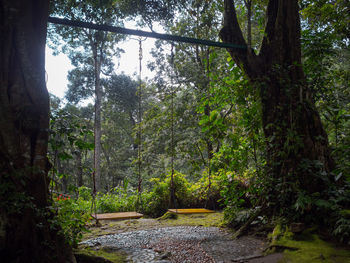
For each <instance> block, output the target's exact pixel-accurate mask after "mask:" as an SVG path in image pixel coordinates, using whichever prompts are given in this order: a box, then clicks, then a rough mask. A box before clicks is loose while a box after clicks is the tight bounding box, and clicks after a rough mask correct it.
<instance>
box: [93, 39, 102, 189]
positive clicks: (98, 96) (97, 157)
mask: <svg viewBox="0 0 350 263" xmlns="http://www.w3.org/2000/svg"><path fill="white" fill-rule="evenodd" d="M93 55H94V62H95V65H94V67H95V124H94V130H95V131H94V134H95V149H94V170H95V187H96V191H97V192H98V191H100V187H101V186H100V184H101V103H102V90H101V79H100V74H101V59H100V57H99V56H98V54H97V43H96V44H95V45H94V47H93Z"/></svg>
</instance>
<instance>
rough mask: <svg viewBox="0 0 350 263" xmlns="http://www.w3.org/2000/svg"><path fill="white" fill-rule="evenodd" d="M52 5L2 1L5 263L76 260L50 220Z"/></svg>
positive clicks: (0, 226) (0, 218)
mask: <svg viewBox="0 0 350 263" xmlns="http://www.w3.org/2000/svg"><path fill="white" fill-rule="evenodd" d="M48 4H49V1H48V0H11V1H7V0H2V1H0V14H1V18H0V38H1V42H0V127H1V129H0V189H1V190H0V207H1V209H0V259H1V262H75V259H74V257H73V256H72V253H71V250H70V248H69V247H67V246H66V245H65V243H64V240H63V239H62V238H61V237H59V236H58V235H57V231H53V230H52V228H51V226H50V224H49V222H48V221H49V219H50V220H52V219H53V216H52V213H51V212H50V211H49V209H48V184H49V180H48V178H47V172H48V169H49V163H48V160H47V157H46V154H47V141H48V127H49V96H48V92H47V90H46V85H45V65H44V64H45V41H46V26H47V16H48Z"/></svg>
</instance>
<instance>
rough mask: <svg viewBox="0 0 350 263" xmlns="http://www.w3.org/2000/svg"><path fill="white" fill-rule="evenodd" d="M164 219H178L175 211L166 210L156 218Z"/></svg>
mask: <svg viewBox="0 0 350 263" xmlns="http://www.w3.org/2000/svg"><path fill="white" fill-rule="evenodd" d="M166 219H178V215H177V214H175V213H171V212H166V213H165V214H164V215H163V216H161V217H159V218H158V220H166Z"/></svg>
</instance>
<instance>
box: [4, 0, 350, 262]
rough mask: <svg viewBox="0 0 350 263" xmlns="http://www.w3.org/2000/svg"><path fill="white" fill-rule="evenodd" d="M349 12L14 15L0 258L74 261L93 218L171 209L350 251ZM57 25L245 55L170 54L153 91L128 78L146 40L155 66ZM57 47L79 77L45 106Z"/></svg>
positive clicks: (112, 43)
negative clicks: (127, 30)
mask: <svg viewBox="0 0 350 263" xmlns="http://www.w3.org/2000/svg"><path fill="white" fill-rule="evenodd" d="M49 2H50V3H49ZM349 9H350V6H349V3H348V2H347V1H345V0H332V1H325V0H316V1H309V0H301V1H296V0H295V1H284V0H278V1H277V0H263V1H256V0H235V1H233V0H231V1H230V0H225V1H218V0H214V1H208V0H180V1H175V0H160V1H154V0H138V1H129V0H85V1H83V0H57V1H45V0H40V1H34V0H30V1H29V0H28V1H20V0H18V1H7V0H3V1H1V3H0V13H1V14H2V17H4V18H2V19H1V26H0V31H1V38H2V39H3V40H2V43H1V45H0V50H1V57H0V61H1V78H0V80H1V81H0V83H1V87H0V88H1V91H0V92H1V95H0V99H1V103H0V104H1V106H0V112H1V118H0V123H1V127H2V129H1V131H0V171H1V178H0V204H1V212H0V255H1V256H2V258H5V259H8V261H7V262H29V261H26V259H28V258H31V259H32V261H30V262H75V261H74V260H73V259H72V252H71V251H72V250H71V248H72V247H77V246H78V244H79V242H80V241H81V240H82V236H83V234H84V232H86V231H88V228H89V227H88V226H89V225H90V224H92V223H93V221H94V220H93V219H92V215H94V214H96V213H112V212H127V211H137V212H140V213H142V214H144V216H145V217H149V218H158V217H161V216H162V215H164V214H165V213H166V212H167V210H168V209H169V208H208V209H211V210H215V211H222V213H223V223H222V224H223V225H225V227H228V228H230V229H232V231H233V232H234V233H235V234H236V235H237V236H241V235H244V234H246V233H248V232H249V233H252V232H254V231H255V233H256V232H259V233H260V232H261V233H264V234H265V236H267V234H268V233H275V232H276V228H277V227H278V229H279V231H280V232H283V231H285V232H286V233H287V232H288V226H290V225H293V224H294V225H295V224H297V225H298V226H302V228H303V230H304V229H308V231H309V229H312V231H313V233H316V234H317V235H319V236H320V237H322V238H323V239H325V240H328V241H332V242H335V243H337V244H341V245H342V246H348V245H349V244H350V88H349V83H350V81H349V80H350V71H349V70H350V50H349V45H350V32H349V24H350V15H349V14H350V10H349ZM49 17H56V18H60V19H67V20H73V21H81V22H87V23H92V24H99V25H109V26H115V27H125V25H128V23H129V22H130V21H133V22H134V23H135V24H136V25H137V27H138V28H140V29H142V30H145V31H149V32H155V31H157V30H158V29H159V28H161V30H162V31H163V32H166V34H168V35H174V36H181V37H187V38H191V39H201V40H211V41H213V42H220V43H228V44H232V45H233V46H236V47H226V48H222V47H213V46H210V45H205V44H204V45H203V44H193V43H183V42H178V41H168V40H164V39H163V40H161V39H158V40H156V42H155V46H154V47H153V48H152V53H151V55H152V61H150V62H148V64H147V68H148V70H150V71H151V72H153V74H154V77H153V78H146V77H143V75H142V73H143V71H142V70H145V69H142V68H141V65H140V69H139V72H137V73H136V74H134V75H132V76H130V75H127V74H124V73H121V74H117V73H116V69H117V68H118V59H119V58H120V56H121V54H122V53H123V52H124V51H123V50H122V49H121V48H120V47H119V45H120V43H122V42H125V41H135V39H137V40H136V41H139V44H140V49H139V50H134V53H137V54H138V55H139V60H140V63H141V62H142V59H143V58H142V57H143V56H144V55H145V54H142V40H143V39H144V38H137V37H132V36H130V35H127V34H116V33H112V32H108V31H102V30H95V29H91V28H84V27H75V26H69V25H60V24H56V23H50V19H49ZM48 19H49V22H48ZM155 25H157V26H155ZM45 45H48V46H49V47H50V48H51V49H53V50H54V51H55V53H56V54H59V53H63V54H65V55H67V56H68V58H69V60H70V62H71V64H72V66H73V69H71V70H70V71H69V72H68V75H67V79H68V86H67V91H66V93H65V98H64V99H61V98H58V97H56V96H55V95H53V94H49V93H48V92H47V89H46V84H45V82H46V80H45V68H44V63H45V58H44V52H45ZM125 55H126V56H127V55H128V54H125ZM23 218H25V220H24V219H23ZM252 222H254V224H252ZM256 225H258V226H259V227H256ZM43 244H44V245H43ZM40 247H42V248H40ZM19 248H20V253H16V252H15V251H17V250H18V249H19ZM307 262H318V261H307ZM327 262H328V261H327ZM329 262H336V261H329ZM337 262H338V261H337ZM339 262H340V261H339ZM341 262H343V261H341ZM344 262H345V261H344Z"/></svg>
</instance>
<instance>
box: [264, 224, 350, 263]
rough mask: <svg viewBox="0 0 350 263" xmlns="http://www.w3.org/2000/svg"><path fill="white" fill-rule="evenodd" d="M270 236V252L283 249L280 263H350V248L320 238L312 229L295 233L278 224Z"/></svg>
mask: <svg viewBox="0 0 350 263" xmlns="http://www.w3.org/2000/svg"><path fill="white" fill-rule="evenodd" d="M269 238H270V239H271V245H270V250H269V251H268V252H269V253H273V252H276V251H278V250H283V255H284V256H283V259H282V260H281V261H279V263H300V262H303V263H318V262H320V263H321V262H322V263H350V250H348V249H346V248H344V247H340V246H339V247H338V246H337V245H336V244H334V243H331V242H327V241H324V240H322V239H320V237H319V236H318V235H317V234H315V233H313V232H312V230H310V229H308V230H305V231H304V232H303V233H301V234H294V233H292V232H290V231H289V230H288V228H286V229H282V227H281V226H280V225H277V226H276V227H275V229H274V231H273V233H272V234H271V235H270V236H269Z"/></svg>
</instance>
